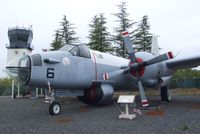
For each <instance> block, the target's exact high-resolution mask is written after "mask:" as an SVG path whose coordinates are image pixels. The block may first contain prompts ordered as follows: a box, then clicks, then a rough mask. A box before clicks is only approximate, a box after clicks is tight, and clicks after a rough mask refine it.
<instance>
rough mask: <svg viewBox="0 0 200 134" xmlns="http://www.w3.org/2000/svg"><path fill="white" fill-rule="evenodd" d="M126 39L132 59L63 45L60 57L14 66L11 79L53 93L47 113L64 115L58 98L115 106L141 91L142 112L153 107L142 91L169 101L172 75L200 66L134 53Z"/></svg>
mask: <svg viewBox="0 0 200 134" xmlns="http://www.w3.org/2000/svg"><path fill="white" fill-rule="evenodd" d="M122 36H123V38H124V42H125V45H126V48H127V50H128V54H129V57H130V58H129V59H124V58H121V57H117V56H113V55H110V54H107V53H102V52H98V51H94V50H91V49H89V48H88V47H87V46H85V45H81V44H79V45H64V46H63V47H62V48H61V49H60V50H59V51H50V52H43V53H40V54H33V55H27V56H24V57H20V58H18V59H15V60H14V61H12V62H11V63H10V64H9V65H8V66H7V67H6V69H7V72H8V74H9V75H10V76H11V77H12V78H15V79H17V80H19V81H20V82H21V83H23V84H24V85H27V86H33V87H48V89H49V91H50V92H51V97H50V98H51V99H50V106H49V113H50V115H57V114H59V113H60V111H61V106H60V103H59V102H58V101H57V99H56V95H57V93H58V92H62V94H68V95H73V96H77V98H78V99H79V100H81V101H82V102H84V103H86V104H92V105H95V104H100V103H106V102H108V101H109V100H111V98H112V96H113V93H114V91H115V90H120V89H123V90H133V89H134V88H138V89H139V93H140V97H141V102H142V106H149V103H148V100H147V97H146V95H145V92H144V88H143V87H154V88H155V87H156V88H158V89H159V90H160V93H161V100H162V101H170V95H169V92H168V89H169V86H168V85H169V82H170V78H171V76H172V74H173V73H174V72H175V71H176V70H178V69H183V68H191V67H196V66H198V65H200V56H197V57H191V58H186V59H176V58H175V59H173V54H172V53H171V52H168V53H166V54H162V55H158V54H156V55H155V54H154V55H153V54H152V53H149V52H135V50H134V48H133V47H132V46H133V44H132V43H131V41H130V37H129V34H128V32H123V33H122Z"/></svg>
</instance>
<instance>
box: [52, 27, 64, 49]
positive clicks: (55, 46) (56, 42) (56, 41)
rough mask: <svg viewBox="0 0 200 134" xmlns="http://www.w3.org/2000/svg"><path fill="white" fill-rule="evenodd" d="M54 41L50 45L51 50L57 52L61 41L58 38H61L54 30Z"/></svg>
mask: <svg viewBox="0 0 200 134" xmlns="http://www.w3.org/2000/svg"><path fill="white" fill-rule="evenodd" d="M54 36H55V39H54V41H53V42H52V43H51V47H52V50H58V49H59V48H61V47H62V39H61V38H60V37H61V36H60V35H59V31H58V30H56V34H55V35H54Z"/></svg>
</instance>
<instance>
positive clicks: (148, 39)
mask: <svg viewBox="0 0 200 134" xmlns="http://www.w3.org/2000/svg"><path fill="white" fill-rule="evenodd" d="M138 27H139V28H138V29H137V30H136V31H135V35H134V36H135V40H134V44H135V45H136V49H137V50H138V51H148V52H150V50H151V43H152V34H151V33H150V32H149V30H150V25H149V23H148V16H147V15H145V16H143V18H142V20H141V21H140V23H139V25H138Z"/></svg>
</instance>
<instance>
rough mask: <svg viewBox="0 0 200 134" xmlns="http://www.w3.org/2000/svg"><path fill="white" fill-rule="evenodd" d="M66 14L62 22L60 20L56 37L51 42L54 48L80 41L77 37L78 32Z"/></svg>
mask: <svg viewBox="0 0 200 134" xmlns="http://www.w3.org/2000/svg"><path fill="white" fill-rule="evenodd" d="M72 26H73V24H71V23H70V22H69V21H68V20H67V17H66V15H64V16H63V19H62V22H60V28H59V29H58V30H56V33H55V35H54V36H55V39H54V40H53V42H52V43H51V47H52V50H58V49H59V48H61V47H62V46H63V45H65V44H72V43H75V42H77V41H78V38H77V37H75V34H76V32H75V31H74V29H75V28H74V27H72Z"/></svg>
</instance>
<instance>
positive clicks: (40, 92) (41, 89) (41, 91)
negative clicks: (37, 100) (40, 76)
mask: <svg viewBox="0 0 200 134" xmlns="http://www.w3.org/2000/svg"><path fill="white" fill-rule="evenodd" d="M40 95H41V96H42V88H40Z"/></svg>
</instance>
